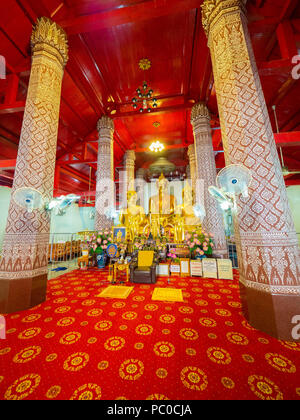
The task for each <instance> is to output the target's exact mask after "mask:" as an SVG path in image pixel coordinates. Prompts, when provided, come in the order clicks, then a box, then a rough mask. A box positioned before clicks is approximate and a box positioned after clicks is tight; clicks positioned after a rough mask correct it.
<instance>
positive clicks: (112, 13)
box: [57, 0, 200, 35]
mask: <svg viewBox="0 0 300 420" xmlns="http://www.w3.org/2000/svg"><path fill="white" fill-rule="evenodd" d="M198 7H200V0H151V1H146V2H142V3H138V4H134V5H131V6H127V7H121V8H116V9H113V10H109V11H107V12H101V13H94V14H91V15H84V16H79V17H76V18H72V19H69V20H65V21H58V22H57V23H58V24H59V25H60V26H62V27H63V28H64V30H65V31H66V32H67V34H68V35H74V34H80V33H85V32H92V31H99V30H101V29H106V28H111V27H113V26H119V25H124V24H126V23H131V22H138V21H143V20H148V19H153V18H157V17H161V16H165V15H170V14H171V13H177V12H184V11H185V10H190V9H195V8H198Z"/></svg>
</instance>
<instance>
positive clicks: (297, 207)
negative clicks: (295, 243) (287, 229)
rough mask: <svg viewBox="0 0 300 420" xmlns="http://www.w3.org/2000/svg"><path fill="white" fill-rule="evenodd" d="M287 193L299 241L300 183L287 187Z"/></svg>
mask: <svg viewBox="0 0 300 420" xmlns="http://www.w3.org/2000/svg"><path fill="white" fill-rule="evenodd" d="M287 195H288V199H289V203H290V208H291V212H292V216H293V219H294V223H295V229H296V232H297V234H298V239H299V242H300V185H291V186H290V187H287Z"/></svg>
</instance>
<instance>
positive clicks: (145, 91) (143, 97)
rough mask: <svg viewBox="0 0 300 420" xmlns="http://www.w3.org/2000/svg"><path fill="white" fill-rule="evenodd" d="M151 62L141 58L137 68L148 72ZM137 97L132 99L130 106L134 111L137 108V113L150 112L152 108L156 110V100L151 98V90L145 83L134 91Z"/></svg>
mask: <svg viewBox="0 0 300 420" xmlns="http://www.w3.org/2000/svg"><path fill="white" fill-rule="evenodd" d="M150 67H151V61H150V60H149V59H148V58H142V59H141V60H140V61H139V68H140V69H141V70H143V71H145V70H149V69H150ZM136 93H137V96H135V97H134V98H133V99H132V106H133V108H134V109H138V108H139V112H140V113H143V112H151V111H152V109H153V108H157V99H156V98H153V97H152V95H153V89H151V88H150V87H149V86H148V83H147V82H146V81H144V82H143V85H142V86H139V87H138V88H137V89H136Z"/></svg>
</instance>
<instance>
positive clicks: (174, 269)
mask: <svg viewBox="0 0 300 420" xmlns="http://www.w3.org/2000/svg"><path fill="white" fill-rule="evenodd" d="M167 261H168V262H169V264H170V273H171V274H180V260H179V258H178V257H177V255H176V254H175V253H174V252H169V253H168V254H167Z"/></svg>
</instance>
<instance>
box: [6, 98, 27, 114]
mask: <svg viewBox="0 0 300 420" xmlns="http://www.w3.org/2000/svg"><path fill="white" fill-rule="evenodd" d="M24 109H25V101H17V102H14V103H10V104H0V114H13V113H16V112H24Z"/></svg>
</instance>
